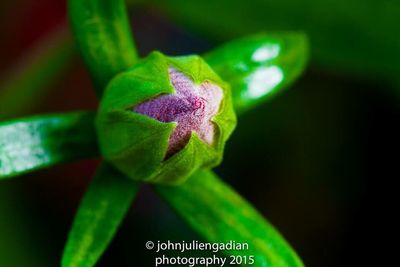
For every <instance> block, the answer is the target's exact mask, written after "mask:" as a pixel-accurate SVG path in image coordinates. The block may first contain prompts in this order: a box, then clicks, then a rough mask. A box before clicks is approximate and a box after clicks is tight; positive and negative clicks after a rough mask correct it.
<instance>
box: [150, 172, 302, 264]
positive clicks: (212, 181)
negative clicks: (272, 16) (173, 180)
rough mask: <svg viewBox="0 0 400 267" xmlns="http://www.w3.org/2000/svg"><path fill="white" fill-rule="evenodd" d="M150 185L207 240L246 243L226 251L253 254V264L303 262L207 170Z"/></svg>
mask: <svg viewBox="0 0 400 267" xmlns="http://www.w3.org/2000/svg"><path fill="white" fill-rule="evenodd" d="M154 188H155V189H156V191H157V192H158V193H159V194H160V195H161V196H162V197H163V198H164V199H165V200H166V201H167V202H168V203H169V204H170V205H171V206H172V207H173V208H174V209H175V210H176V211H177V213H178V214H180V215H181V216H182V217H183V218H184V219H185V220H186V221H187V222H188V223H189V225H191V226H192V227H193V228H194V229H195V230H196V231H197V232H199V233H200V234H201V235H202V236H203V237H204V238H205V239H206V240H207V241H209V242H216V243H217V242H229V241H231V240H232V241H236V242H238V243H247V244H248V245H249V249H248V250H242V251H234V250H231V251H225V252H226V253H228V254H230V255H242V256H246V255H247V256H250V255H254V258H255V263H254V265H252V266H256V267H261V266H269V267H300V266H303V263H302V262H301V260H300V259H299V257H298V256H297V255H296V253H295V252H294V250H293V249H292V248H291V247H290V245H289V244H288V243H287V242H286V241H285V240H284V239H283V237H282V236H281V235H280V234H279V233H278V232H277V231H276V230H275V228H274V227H273V226H272V225H271V224H270V223H269V222H267V221H266V220H265V219H264V218H263V217H262V216H261V215H260V214H259V213H258V212H257V211H256V210H255V209H254V208H253V207H252V206H251V205H250V204H249V203H248V202H247V201H246V200H244V199H243V198H242V197H241V196H240V195H239V194H238V193H236V192H235V191H234V190H233V189H232V188H230V187H229V186H228V185H226V184H224V183H223V182H222V181H221V180H219V179H218V177H217V176H216V175H215V174H213V173H212V172H211V171H207V170H201V171H198V172H197V173H195V174H194V175H193V176H192V177H190V178H189V179H188V181H187V182H185V183H184V184H182V185H180V186H176V187H168V186H155V187H154Z"/></svg>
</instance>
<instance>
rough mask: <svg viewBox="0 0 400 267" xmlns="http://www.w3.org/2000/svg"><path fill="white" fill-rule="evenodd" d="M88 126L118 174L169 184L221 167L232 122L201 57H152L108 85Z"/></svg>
mask: <svg viewBox="0 0 400 267" xmlns="http://www.w3.org/2000/svg"><path fill="white" fill-rule="evenodd" d="M96 125H97V130H98V137H99V143H100V149H101V152H102V155H103V156H104V158H105V159H106V160H107V161H109V162H111V163H112V164H113V165H114V166H115V167H116V168H117V169H119V170H120V171H121V172H123V173H125V174H126V175H127V176H129V177H131V178H132V179H135V180H141V181H147V182H153V183H167V184H177V183H180V182H183V181H185V180H186V179H187V178H188V177H189V176H190V175H191V174H192V173H194V172H195V171H196V170H197V169H198V168H211V167H214V166H216V165H218V164H219V163H220V162H221V160H222V155H223V150H224V145H225V142H226V140H227V139H228V137H229V136H230V134H231V133H232V131H233V129H234V127H235V125H236V116H235V114H234V111H233V106H232V101H231V94H230V89H229V86H228V84H226V83H225V82H223V81H222V80H221V79H220V78H219V77H218V75H217V74H215V72H214V71H213V70H212V69H211V68H210V67H209V66H208V65H207V64H206V63H205V62H204V61H203V59H202V58H200V57H199V56H182V57H167V56H164V55H163V54H161V53H159V52H154V53H152V54H150V56H148V57H147V58H146V59H144V60H142V61H141V62H139V63H138V64H136V65H135V66H134V67H132V68H130V69H129V70H127V71H126V72H124V73H121V74H119V75H117V76H116V77H115V78H114V79H113V80H112V81H111V82H110V83H109V85H108V87H107V89H106V91H105V94H104V96H103V99H102V101H101V104H100V109H99V112H98V115H97V119H96Z"/></svg>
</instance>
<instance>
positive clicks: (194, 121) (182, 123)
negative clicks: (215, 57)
mask: <svg viewBox="0 0 400 267" xmlns="http://www.w3.org/2000/svg"><path fill="white" fill-rule="evenodd" d="M168 71H169V77H170V80H171V83H172V85H173V86H174V88H175V91H176V92H175V93H174V94H168V95H161V96H159V97H157V98H154V99H151V100H149V101H146V102H143V103H141V104H139V105H137V106H136V107H135V108H134V109H133V111H135V112H137V113H140V114H143V115H147V116H149V117H151V118H154V119H156V120H158V121H161V122H173V121H174V122H176V123H177V126H176V128H175V130H174V132H173V133H172V134H171V137H170V139H169V144H168V151H167V155H171V154H173V153H175V152H177V151H179V150H180V149H182V148H183V147H184V146H185V145H186V144H187V142H188V141H189V139H190V136H191V133H192V131H195V132H196V133H197V135H198V136H199V137H200V138H201V139H202V140H203V141H204V142H206V143H207V144H210V145H211V144H212V143H213V141H214V136H215V125H214V123H213V122H212V121H211V119H212V118H213V117H214V116H215V115H216V114H217V113H218V111H219V107H220V105H221V101H222V98H223V91H222V89H221V88H220V87H219V86H217V85H215V84H213V83H210V82H203V83H202V84H200V85H196V84H195V83H194V82H193V81H192V80H191V79H190V78H189V77H188V76H186V75H185V74H183V73H182V72H180V71H178V70H177V69H175V68H169V69H168Z"/></svg>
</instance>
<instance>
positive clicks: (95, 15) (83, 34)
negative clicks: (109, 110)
mask: <svg viewBox="0 0 400 267" xmlns="http://www.w3.org/2000/svg"><path fill="white" fill-rule="evenodd" d="M68 3H69V6H68V11H69V18H70V20H71V25H72V29H73V31H74V35H75V38H76V41H77V42H78V46H79V48H80V51H81V53H82V56H83V59H84V60H85V62H86V65H87V66H88V69H89V71H90V73H91V75H92V78H93V82H94V84H95V87H96V90H97V93H98V95H99V96H101V95H102V93H103V91H104V89H105V86H106V84H107V83H108V82H109V81H110V79H111V78H112V77H113V76H115V75H116V74H117V73H119V72H121V71H123V70H125V69H127V68H129V67H131V66H132V65H133V64H134V63H135V62H136V61H137V59H138V55H137V52H136V48H135V45H134V42H133V37H132V33H131V29H130V26H129V19H128V16H127V12H126V6H125V1H124V0H102V1H99V0H69V2H68Z"/></svg>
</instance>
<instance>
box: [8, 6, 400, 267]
mask: <svg viewBox="0 0 400 267" xmlns="http://www.w3.org/2000/svg"><path fill="white" fill-rule="evenodd" d="M156 2H157V1H156ZM166 2H167V3H168V1H166ZM171 2H177V1H171ZM249 2H251V1H249ZM256 2H260V1H258V0H257V1H256ZM283 2H285V3H286V2H287V3H288V5H287V6H286V7H279V9H277V10H274V9H270V10H265V16H268V14H269V13H270V14H273V16H271V18H270V21H268V20H266V22H265V23H266V25H265V29H266V30H269V29H274V30H288V29H293V30H299V29H300V30H305V31H306V32H308V33H309V34H310V39H311V63H310V66H309V68H308V69H307V70H306V72H305V74H304V75H303V76H302V77H301V78H300V80H298V81H297V82H296V83H295V84H294V85H293V86H292V87H291V88H290V89H289V90H287V91H285V92H284V93H282V94H280V95H279V96H277V97H276V98H275V99H273V100H272V101H270V102H268V103H266V104H264V105H263V106H261V107H258V108H257V109H255V110H253V111H251V112H248V113H246V114H245V115H244V116H243V117H241V118H240V119H239V125H238V128H237V130H236V131H235V133H234V135H233V136H232V138H231V140H230V141H229V144H228V146H227V148H226V156H225V158H224V163H223V164H222V165H221V166H220V167H218V168H217V170H216V171H217V173H218V174H220V176H221V177H223V178H224V179H225V180H226V181H227V182H229V183H230V184H231V185H233V187H234V188H235V189H236V190H238V191H239V192H240V193H241V194H242V195H243V196H244V197H245V198H246V199H248V200H249V201H250V202H251V203H252V204H254V206H255V207H257V208H258V210H260V212H261V213H262V214H263V215H264V216H265V217H266V218H268V220H270V221H271V222H272V223H273V224H274V225H275V226H276V227H277V228H278V229H279V230H280V231H281V233H282V234H283V235H284V236H285V237H286V238H287V240H288V241H289V242H290V243H291V244H292V245H293V246H294V248H295V249H296V251H298V253H299V254H300V256H301V257H302V259H303V260H304V262H305V264H306V266H309V267H313V266H324V267H331V266H392V264H393V263H395V262H396V261H395V257H396V249H395V247H394V245H393V243H392V242H393V241H396V240H397V239H396V238H395V237H394V233H395V230H396V225H395V223H394V216H395V214H397V213H398V205H397V203H396V200H397V199H396V196H397V195H398V193H397V191H398V190H397V186H396V180H397V179H398V178H399V174H398V166H399V165H398V164H399V148H400V141H399V137H400V130H399V129H398V125H399V115H400V105H399V103H400V102H399V101H400V98H399V91H400V88H399V87H400V86H398V80H397V79H396V77H397V78H398V76H396V72H395V70H396V69H398V70H400V63H399V60H398V59H399V57H398V53H399V52H398V51H393V55H392V58H391V57H390V56H387V55H390V52H391V51H387V50H388V49H389V50H390V48H391V47H393V48H396V47H397V48H399V50H400V40H399V37H398V31H397V32H393V31H392V29H396V26H395V25H393V23H392V22H393V21H386V22H385V21H383V22H382V20H380V19H381V18H380V17H379V16H384V15H385V13H382V12H380V13H371V14H367V13H365V14H364V13H362V12H368V11H369V10H372V11H373V10H374V9H377V10H381V9H380V7H381V5H394V6H395V7H397V5H396V4H395V2H393V1H380V2H379V3H380V4H379V3H378V2H377V1H364V2H362V3H363V6H357V3H359V1H347V2H346V3H347V4H346V3H344V4H343V6H339V7H336V8H333V7H327V10H328V11H329V10H331V12H332V14H330V16H331V17H332V21H331V22H330V23H331V24H332V25H339V26H340V27H339V26H338V27H331V28H326V27H324V25H325V26H326V25H327V24H326V23H325V24H324V23H321V25H320V27H321V28H319V29H318V27H319V25H318V23H317V21H314V23H313V21H310V20H317V19H318V16H320V17H321V21H324V18H323V17H324V16H326V13H322V12H321V13H320V14H318V8H320V7H321V3H319V4H316V5H315V6H313V3H314V2H313V1H311V0H307V1H305V2H304V3H306V4H307V5H308V6H309V7H310V8H311V9H309V10H312V7H315V10H314V11H313V12H316V13H317V14H314V13H313V16H311V17H309V16H308V13H307V12H308V11H309V10H306V11H305V10H303V9H301V8H300V9H299V13H300V14H297V13H296V14H297V16H295V17H293V16H290V15H291V14H292V12H294V11H292V10H291V5H290V4H291V3H292V2H296V1H293V0H291V1H289V0H287V1H286V0H285V1H283ZM338 2H344V1H338ZM360 3H361V2H360ZM166 5H168V4H163V5H160V6H159V5H156V4H154V5H147V6H142V5H139V6H137V7H135V8H132V10H131V11H130V13H131V18H132V23H133V25H134V35H135V37H136V41H137V44H138V47H139V50H140V52H141V55H143V56H144V55H146V54H147V53H148V52H150V51H152V50H154V49H158V50H161V51H163V52H165V53H167V54H170V55H178V54H187V53H201V52H204V51H207V50H208V49H210V48H212V47H214V46H215V45H216V44H218V43H220V42H221V41H223V40H224V39H229V38H230V37H233V36H234V35H237V36H240V35H241V33H242V32H243V33H244V32H252V31H253V29H252V28H251V27H250V28H246V30H243V29H241V28H240V29H239V30H237V31H235V29H233V30H232V31H231V32H229V33H226V32H221V34H220V35H219V34H218V32H217V33H215V32H214V33H211V32H209V31H208V30H209V28H207V27H206V26H205V28H204V29H203V30H200V31H199V30H198V29H199V28H201V27H200V26H198V25H202V21H200V22H199V23H198V25H197V24H196V23H193V22H190V20H185V18H184V16H183V17H182V16H171V7H170V8H169V9H168V8H165V6H166ZM247 5H250V4H247ZM346 5H349V8H348V9H346V8H344V7H346ZM354 6H355V7H359V8H358V9H357V8H354ZM296 7H297V6H296ZM368 7H370V9H368ZM183 8H184V7H183ZM192 8H193V9H196V5H195V4H193V7H192ZM284 8H287V10H290V12H289V11H288V12H282V10H283V11H285V9H284ZM340 8H344V10H346V13H345V14H347V15H346V18H347V19H343V14H344V13H343V12H342V11H343V10H342V9H340ZM214 11H215V10H214ZM268 12H269V13H268ZM302 12H303V13H302ZM310 12H311V11H310ZM335 12H336V13H337V14H336V13H335ZM172 13H173V12H172ZM177 13H179V12H178V11H177ZM392 13H393V10H392V11H391V13H390V14H392ZM65 14H66V11H65V2H64V1H61V0H57V1H56V0H53V1H50V0H37V1H28V0H17V1H12V2H10V1H2V2H1V3H0V31H1V43H0V48H1V49H0V71H1V72H0V78H1V80H0V85H1V84H2V82H3V81H5V80H6V79H7V73H8V72H9V70H10V69H13V68H17V66H18V64H19V63H18V62H19V61H21V60H23V59H24V57H25V56H26V54H27V53H29V50H30V48H31V47H33V46H35V44H37V42H39V40H40V39H41V38H43V37H44V36H46V35H48V34H49V33H51V32H52V31H54V30H56V29H57V28H58V27H63V25H66V22H65V21H66V19H65V17H66V15H65ZM302 14H303V15H302ZM360 14H364V15H365V16H367V15H370V21H369V20H363V19H359V18H360ZM229 15H230V13H229V12H228V11H226V12H224V16H225V20H224V21H223V22H222V23H225V24H226V25H228V26H226V25H225V28H229V25H230V24H229V23H230V21H229ZM242 15H243V14H242ZM336 15H337V16H336ZM353 15H354V20H351V18H353V17H352V16H353ZM398 15H399V17H400V13H399V14H398ZM204 16H205V17H204V21H203V22H204V24H205V25H206V24H207V25H209V24H211V23H212V22H213V21H212V20H210V18H209V17H207V14H204ZM234 16H237V14H236V13H232V21H235V17H234ZM243 16H246V17H245V18H244V19H243V21H244V22H243V23H245V22H246V21H249V20H251V14H247V15H243ZM288 16H290V20H288ZM336 17H337V20H335V18H336ZM199 18H200V19H201V17H200V16H199V17H197V18H193V17H192V18H191V19H197V20H199ZM261 18H262V16H255V18H254V19H258V20H259V21H257V24H256V25H254V31H258V30H259V29H258V28H259V27H262V25H263V21H262V20H261ZM238 19H241V18H239V17H238ZM379 20H380V22H379V23H375V21H379ZM386 20H388V19H387V18H386ZM177 21H179V23H178V22H177ZM288 21H289V22H288ZM290 21H291V23H290ZM185 22H187V23H185ZM268 22H271V23H275V22H276V23H275V24H267V23H268ZM325 22H326V21H325ZM369 22H370V23H371V25H375V26H376V27H375V28H374V27H371V31H370V32H368V33H371V36H370V38H371V43H370V44H365V41H366V40H365V39H362V38H361V37H360V38H359V39H357V37H359V36H362V34H361V33H360V34H359V35H357V34H353V35H350V34H351V33H352V32H351V31H352V30H354V32H355V33H358V29H359V30H360V31H363V30H364V29H368V25H365V24H368V23H369ZM394 22H396V21H394ZM218 23H221V22H220V21H219V22H218ZM232 23H233V22H232ZM346 23H347V24H348V25H347V24H346ZM357 23H360V24H357ZM384 23H387V26H388V27H384V26H385V24H384ZM233 25H234V24H232V27H235V26H233ZM260 25H261V26H260ZM269 25H273V26H272V27H271V26H269ZM293 25H295V26H293ZM310 25H311V26H310ZM346 25H347V27H348V28H346ZM355 25H356V26H355ZM398 25H400V23H399V24H397V26H398ZM219 26H220V25H219V24H217V25H215V28H216V30H215V31H218V27H219ZM243 27H244V26H243ZM397 30H399V28H398V27H397ZM375 33H379V36H378V35H377V36H374V34H375ZM385 36H390V38H389V37H388V39H387V40H386V39H385ZM394 36H397V37H394ZM219 37H221V38H219ZM374 37H376V39H379V42H377V40H376V39H373V38H374ZM324 38H325V39H324ZM343 38H345V39H346V38H348V39H346V40H347V41H346V40H343ZM363 38H366V37H365V36H364V37H363ZM335 39H337V40H338V45H337V47H335V43H332V44H331V43H330V44H329V45H330V46H329V47H328V46H327V45H326V43H327V42H324V40H335ZM321 40H322V41H321ZM345 44H348V47H347V46H346V45H345ZM368 45H370V50H369V51H368V49H367V48H366V46H368ZM358 47H359V49H358ZM336 48H337V50H335V49H336ZM364 50H365V51H368V52H369V53H370V54H368V53H367V52H365V51H364ZM332 51H333V52H332ZM351 51H354V54H355V55H354V57H352V52H351ZM335 53H336V54H335ZM357 53H359V54H357ZM396 53H397V54H396ZM380 54H382V58H383V59H382V61H379V59H380V58H379V55H380ZM335 55H338V56H335ZM371 55H372V56H371ZM385 55H386V59H385V58H384V57H385ZM341 58H342V59H341ZM371 58H372V59H371ZM336 59H337V60H336ZM346 60H348V61H346ZM390 60H391V62H390ZM387 61H389V62H387ZM363 62H364V63H365V64H363ZM382 62H385V64H383V63H382ZM380 63H382V64H380ZM364 67H365V68H364ZM0 90H2V88H1V86H0ZM96 105H97V100H96V97H95V95H94V93H93V90H92V86H91V83H90V80H89V77H88V74H87V72H86V70H85V68H84V66H83V63H82V62H81V59H80V58H79V56H78V55H75V56H74V58H73V62H72V64H71V66H70V67H69V68H68V70H67V71H66V73H65V74H63V75H62V77H61V78H60V79H59V80H58V81H57V82H56V83H55V84H53V85H52V86H51V88H50V90H49V91H48V93H46V94H44V95H43V96H41V100H40V105H36V106H33V107H32V108H30V109H29V112H26V113H24V114H22V115H28V114H33V113H46V112H62V111H69V110H94V109H95V108H96ZM0 112H1V106H0ZM97 164H98V160H88V161H82V162H78V163H72V164H66V165H63V166H57V167H55V168H52V169H49V170H43V171H38V172H35V173H33V174H29V175H24V176H22V177H19V178H17V179H12V180H9V181H2V182H1V183H0V266H1V267H16V266H17V267H19V266H21V267H25V266H28V267H36V266H38V267H47V266H49V267H50V266H58V265H59V261H60V257H61V253H62V249H63V245H64V242H65V240H66V236H67V233H68V230H69V227H70V225H71V222H72V219H73V215H74V212H75V211H76V208H77V205H78V203H79V199H80V197H81V196H82V194H83V192H84V190H85V188H86V186H87V185H88V183H89V181H90V179H91V177H92V174H93V172H94V169H95V168H96V166H97ZM167 239H172V240H182V239H185V240H192V239H199V237H198V236H197V235H196V234H195V233H193V232H192V231H191V230H190V229H189V228H188V227H187V226H186V225H185V224H184V223H183V222H182V221H181V220H180V219H179V218H178V217H177V216H176V215H175V214H174V213H173V212H171V210H170V209H169V208H168V207H167V206H166V205H165V204H164V203H162V202H161V201H160V200H159V199H158V197H157V196H156V195H155V194H154V193H153V192H152V191H151V189H150V188H148V187H145V188H144V189H143V190H141V191H140V193H139V195H138V198H137V200H136V201H135V204H134V205H133V207H132V209H131V211H130V213H129V216H128V217H127V219H126V220H125V222H124V224H123V226H122V227H121V229H120V231H119V232H118V234H117V236H116V238H115V240H114V241H113V243H112V245H111V247H110V249H109V250H108V251H107V252H106V254H105V255H104V257H103V258H102V260H101V262H100V264H99V266H121V267H123V266H152V264H153V259H154V254H153V253H151V252H148V251H146V250H145V247H144V243H145V241H147V240H167ZM388 240H392V242H388Z"/></svg>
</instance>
